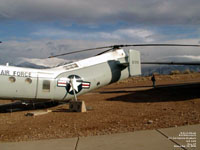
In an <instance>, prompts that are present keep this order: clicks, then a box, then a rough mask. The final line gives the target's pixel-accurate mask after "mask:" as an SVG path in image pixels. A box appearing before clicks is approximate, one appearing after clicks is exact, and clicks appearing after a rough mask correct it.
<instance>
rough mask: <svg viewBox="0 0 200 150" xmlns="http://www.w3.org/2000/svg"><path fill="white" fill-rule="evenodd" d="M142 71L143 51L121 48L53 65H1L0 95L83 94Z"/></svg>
mask: <svg viewBox="0 0 200 150" xmlns="http://www.w3.org/2000/svg"><path fill="white" fill-rule="evenodd" d="M140 74H141V66H140V53H139V52H138V51H135V50H129V53H127V52H125V51H124V50H122V49H119V50H115V51H111V52H108V53H104V54H101V55H99V56H94V57H91V58H87V59H84V60H80V61H77V62H73V63H70V64H67V65H64V66H59V67H55V68H51V69H32V68H21V67H14V66H0V84H1V87H0V99H14V100H15V99H18V100H69V99H72V98H73V97H74V93H73V92H74V91H75V93H76V94H77V95H81V94H84V93H86V92H89V91H91V90H94V89H97V88H99V87H102V86H105V85H108V84H111V83H113V82H117V81H119V80H123V79H126V78H128V77H130V76H135V75H140ZM70 79H72V80H70ZM70 81H72V83H71V82H70ZM70 83H71V84H70ZM72 84H73V87H74V89H73V88H72V86H71V85H72Z"/></svg>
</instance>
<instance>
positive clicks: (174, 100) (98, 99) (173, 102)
mask: <svg viewBox="0 0 200 150" xmlns="http://www.w3.org/2000/svg"><path fill="white" fill-rule="evenodd" d="M156 79H157V85H158V88H156V89H152V87H151V81H150V77H134V78H129V79H127V80H124V81H121V82H118V83H115V84H112V85H109V86H106V87H104V88H101V89H98V90H96V91H92V92H90V93H87V94H85V95H83V96H80V97H79V99H80V100H84V101H85V103H86V105H87V107H88V108H90V110H89V111H87V112H86V113H73V112H69V111H68V104H64V105H59V106H56V107H53V108H50V109H51V110H53V112H51V113H48V114H46V115H42V116H37V117H30V116H29V117H27V116H25V114H26V113H27V112H29V111H19V112H14V113H0V141H1V142H5V141H31V140H40V139H55V138H68V137H76V136H91V135H104V134H112V133H122V132H129V131H131V132H133V131H136V130H148V129H157V128H167V127H176V126H183V125H191V124H199V123H200V92H199V89H200V74H199V73H195V74H182V75H171V76H170V75H162V76H161V75H157V76H156ZM182 83H189V84H185V85H182ZM175 84H181V86H173V85H175ZM165 85H172V86H170V87H165ZM6 102H10V101H3V100H1V101H0V103H6Z"/></svg>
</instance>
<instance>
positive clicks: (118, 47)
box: [48, 44, 200, 58]
mask: <svg viewBox="0 0 200 150" xmlns="http://www.w3.org/2000/svg"><path fill="white" fill-rule="evenodd" d="M137 46H143V47H144V46H174V47H178V46H182V47H200V45H191V44H190V45H186V44H130V45H111V46H104V47H96V48H89V49H83V50H78V51H72V52H67V53H62V54H58V55H53V56H49V57H48V58H53V57H59V56H64V55H69V54H75V53H80V52H86V51H92V50H99V49H105V48H109V49H108V50H106V51H104V52H101V53H99V54H97V55H101V54H103V53H105V52H108V51H111V50H116V49H120V48H122V47H137Z"/></svg>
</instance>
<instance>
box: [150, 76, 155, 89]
mask: <svg viewBox="0 0 200 150" xmlns="http://www.w3.org/2000/svg"><path fill="white" fill-rule="evenodd" d="M151 81H152V83H153V87H154V88H155V87H156V78H155V75H154V74H153V76H152V77H151Z"/></svg>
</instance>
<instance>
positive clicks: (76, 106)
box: [69, 78, 87, 112]
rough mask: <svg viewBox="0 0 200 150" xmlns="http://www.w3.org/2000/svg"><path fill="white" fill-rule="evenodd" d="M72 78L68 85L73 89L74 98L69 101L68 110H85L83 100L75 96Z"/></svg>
mask: <svg viewBox="0 0 200 150" xmlns="http://www.w3.org/2000/svg"><path fill="white" fill-rule="evenodd" d="M73 80H75V79H72V78H71V79H70V85H71V87H72V89H73V94H74V99H73V100H71V101H70V102H69V110H70V111H71V112H86V111H87V110H86V106H85V102H84V101H78V99H77V96H76V91H75V89H74V85H73Z"/></svg>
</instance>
